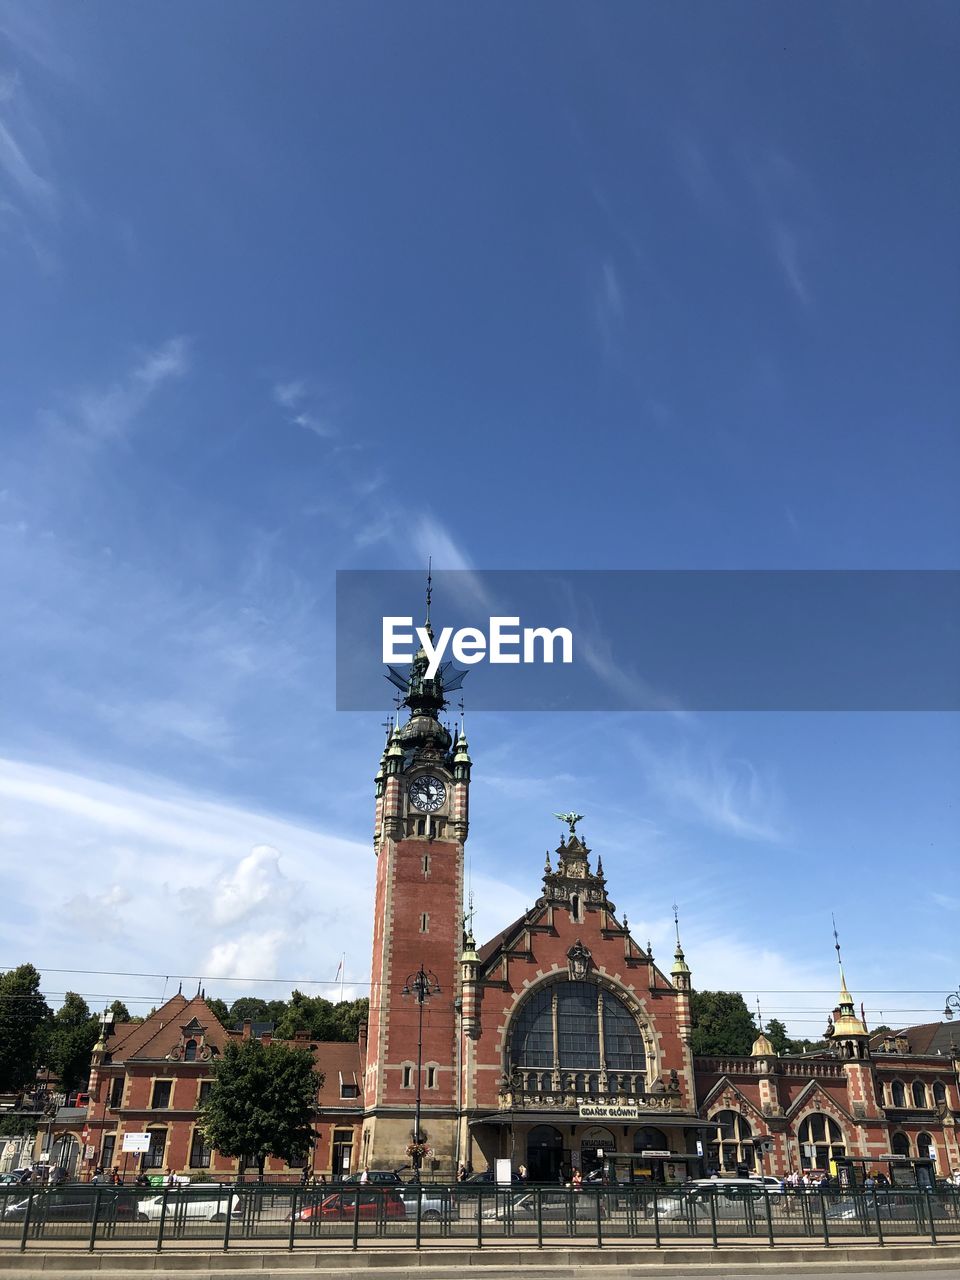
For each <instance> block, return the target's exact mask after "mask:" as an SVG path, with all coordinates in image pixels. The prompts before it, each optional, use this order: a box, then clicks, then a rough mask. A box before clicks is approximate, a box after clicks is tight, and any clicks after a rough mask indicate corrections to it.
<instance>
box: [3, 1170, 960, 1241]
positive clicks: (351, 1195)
mask: <svg viewBox="0 0 960 1280" xmlns="http://www.w3.org/2000/svg"><path fill="white" fill-rule="evenodd" d="M958 1236H960V1188H956V1187H944V1188H938V1189H931V1190H924V1189H919V1188H918V1189H901V1188H889V1189H879V1188H878V1189H876V1190H872V1191H865V1190H859V1191H850V1192H838V1193H829V1192H828V1193H821V1192H819V1191H816V1192H808V1191H802V1190H789V1191H778V1190H777V1189H776V1188H775V1187H766V1186H763V1185H762V1184H759V1183H758V1184H757V1185H756V1186H749V1187H744V1186H743V1185H742V1184H740V1185H725V1184H724V1183H723V1182H722V1181H721V1182H717V1183H716V1184H715V1185H711V1186H707V1187H705V1186H702V1185H701V1186H698V1187H693V1188H686V1189H684V1188H676V1189H669V1190H657V1189H654V1188H651V1187H634V1186H611V1187H602V1188H600V1187H598V1188H593V1187H591V1188H583V1189H581V1190H579V1191H577V1190H572V1189H569V1188H562V1187H555V1186H518V1185H517V1184H514V1185H513V1186H511V1187H502V1188H501V1187H496V1186H493V1185H490V1184H486V1185H484V1184H474V1185H469V1184H467V1185H464V1184H460V1185H457V1186H441V1185H438V1184H432V1183H426V1184H422V1185H420V1186H417V1185H415V1184H410V1183H407V1184H405V1185H403V1186H398V1187H389V1186H384V1187H380V1186H337V1187H332V1188H324V1189H317V1190H315V1189H310V1188H297V1187H279V1186H271V1185H268V1184H250V1183H240V1184H235V1185H227V1184H223V1185H220V1184H216V1183H205V1184H193V1185H191V1186H188V1187H171V1188H168V1189H165V1190H163V1191H159V1192H158V1191H155V1190H154V1191H151V1190H150V1189H141V1188H134V1187H107V1186H97V1187H94V1186H90V1185H89V1184H72V1185H68V1186H61V1187H58V1188H56V1189H54V1190H42V1189H40V1188H32V1189H25V1188H20V1187H0V1247H2V1248H7V1249H17V1248H19V1249H20V1250H21V1251H22V1250H25V1249H29V1248H34V1247H36V1248H43V1247H44V1246H49V1245H51V1244H56V1243H57V1242H63V1243H72V1244H74V1245H80V1246H81V1247H86V1248H87V1249H89V1250H91V1251H93V1250H95V1249H97V1248H100V1247H104V1246H108V1247H109V1246H114V1247H116V1246H124V1247H130V1248H151V1249H155V1250H157V1251H160V1250H162V1249H163V1248H164V1246H166V1245H170V1246H179V1247H182V1246H184V1245H193V1246H195V1247H197V1248H206V1249H209V1250H221V1249H222V1250H228V1249H231V1248H236V1247H242V1246H244V1245H255V1244H259V1245H262V1246H264V1247H268V1248H286V1249H297V1248H318V1247H323V1246H324V1245H325V1244H327V1243H336V1244H339V1245H340V1246H341V1247H343V1246H346V1247H348V1248H353V1249H359V1248H363V1247H370V1246H378V1245H379V1246H382V1245H384V1244H388V1243H390V1242H394V1243H401V1242H407V1243H409V1244H410V1245H412V1246H414V1247H416V1248H420V1247H421V1245H423V1244H427V1243H429V1242H430V1241H432V1240H439V1239H443V1240H448V1241H451V1242H457V1241H461V1242H463V1243H464V1244H469V1245H471V1246H473V1247H476V1248H482V1247H483V1246H484V1245H485V1244H490V1245H492V1244H497V1243H500V1242H502V1241H504V1240H513V1241H517V1242H526V1243H528V1244H530V1245H537V1246H540V1247H542V1246H543V1245H544V1244H550V1243H553V1242H555V1241H557V1240H561V1239H563V1240H571V1239H575V1240H579V1241H580V1242H582V1243H583V1244H592V1245H595V1246H597V1247H599V1248H602V1247H603V1246H604V1245H607V1244H611V1245H612V1244H620V1243H624V1242H631V1243H634V1244H638V1245H651V1246H655V1247H657V1248H659V1247H662V1246H663V1245H668V1244H670V1243H672V1242H675V1241H680V1240H683V1241H686V1242H694V1243H699V1244H703V1245H707V1246H712V1247H714V1248H719V1247H722V1246H723V1244H725V1243H731V1242H738V1243H743V1242H745V1241H748V1240H752V1241H754V1242H756V1243H757V1244H761V1245H767V1246H769V1247H770V1248H775V1247H776V1246H777V1245H778V1244H796V1243H798V1242H800V1241H802V1240H810V1241H816V1242H817V1243H818V1244H822V1245H831V1244H834V1243H841V1242H852V1241H854V1240H861V1241H865V1242H866V1241H869V1242H872V1243H874V1244H876V1245H881V1246H882V1245H883V1244H884V1243H885V1241H886V1240H887V1239H891V1238H893V1237H896V1238H897V1239H899V1240H902V1239H904V1238H919V1239H924V1240H927V1241H929V1243H930V1244H933V1245H935V1244H936V1243H937V1242H938V1240H940V1239H941V1238H947V1237H958Z"/></svg>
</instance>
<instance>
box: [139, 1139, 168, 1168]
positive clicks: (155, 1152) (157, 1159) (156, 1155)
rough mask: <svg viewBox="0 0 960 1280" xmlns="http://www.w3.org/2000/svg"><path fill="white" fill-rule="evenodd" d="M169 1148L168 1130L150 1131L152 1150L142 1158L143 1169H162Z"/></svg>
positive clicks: (141, 1166) (146, 1152) (141, 1165)
mask: <svg viewBox="0 0 960 1280" xmlns="http://www.w3.org/2000/svg"><path fill="white" fill-rule="evenodd" d="M166 1147H167V1131H166V1129H151V1130H150V1150H149V1151H145V1152H144V1153H143V1155H142V1156H141V1157H140V1168H141V1169H162V1168H163V1153H164V1151H165V1150H166Z"/></svg>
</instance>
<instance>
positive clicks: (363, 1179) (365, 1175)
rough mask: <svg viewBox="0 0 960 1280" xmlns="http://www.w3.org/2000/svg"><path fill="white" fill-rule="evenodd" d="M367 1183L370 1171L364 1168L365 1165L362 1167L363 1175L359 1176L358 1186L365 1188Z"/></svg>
mask: <svg viewBox="0 0 960 1280" xmlns="http://www.w3.org/2000/svg"><path fill="white" fill-rule="evenodd" d="M369 1181H370V1170H369V1169H368V1168H367V1167H366V1165H364V1167H363V1173H361V1175H360V1185H361V1187H364V1186H366V1184H367V1183H368V1182H369Z"/></svg>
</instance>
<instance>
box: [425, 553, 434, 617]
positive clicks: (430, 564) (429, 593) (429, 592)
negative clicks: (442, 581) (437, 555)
mask: <svg viewBox="0 0 960 1280" xmlns="http://www.w3.org/2000/svg"><path fill="white" fill-rule="evenodd" d="M432 599H433V556H428V557H427V616H426V619H425V620H424V625H425V626H426V628H427V630H428V631H429V632H430V634H431V636H432V635H433V630H432V628H431V626H430V601H431V600H432Z"/></svg>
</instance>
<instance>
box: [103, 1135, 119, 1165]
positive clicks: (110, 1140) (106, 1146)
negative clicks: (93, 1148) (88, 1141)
mask: <svg viewBox="0 0 960 1280" xmlns="http://www.w3.org/2000/svg"><path fill="white" fill-rule="evenodd" d="M116 1145H117V1135H116V1134H115V1133H105V1134H104V1135H103V1146H102V1147H101V1148H100V1163H101V1164H102V1165H103V1167H104V1169H110V1168H112V1167H113V1152H114V1149H115V1147H116Z"/></svg>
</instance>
